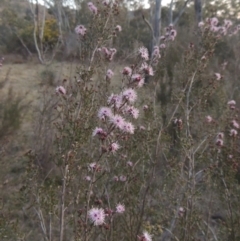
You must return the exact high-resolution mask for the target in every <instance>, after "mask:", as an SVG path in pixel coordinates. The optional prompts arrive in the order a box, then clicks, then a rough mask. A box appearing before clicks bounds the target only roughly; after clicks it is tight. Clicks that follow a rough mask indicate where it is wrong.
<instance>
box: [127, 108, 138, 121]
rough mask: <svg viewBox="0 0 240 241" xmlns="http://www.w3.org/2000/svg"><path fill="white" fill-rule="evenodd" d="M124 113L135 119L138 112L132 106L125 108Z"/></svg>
mask: <svg viewBox="0 0 240 241" xmlns="http://www.w3.org/2000/svg"><path fill="white" fill-rule="evenodd" d="M125 111H126V112H127V113H128V114H129V115H131V116H132V117H133V118H134V119H137V118H138V116H139V110H138V109H137V108H135V107H133V106H127V107H126V109H125Z"/></svg>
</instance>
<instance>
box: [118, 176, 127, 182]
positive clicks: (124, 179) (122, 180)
mask: <svg viewBox="0 0 240 241" xmlns="http://www.w3.org/2000/svg"><path fill="white" fill-rule="evenodd" d="M119 180H120V181H121V182H126V180H127V177H126V176H123V175H121V176H120V177H119Z"/></svg>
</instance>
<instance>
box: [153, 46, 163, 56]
mask: <svg viewBox="0 0 240 241" xmlns="http://www.w3.org/2000/svg"><path fill="white" fill-rule="evenodd" d="M160 48H161V45H160ZM152 57H153V59H160V58H161V55H160V51H159V47H158V46H154V48H153V53H152Z"/></svg>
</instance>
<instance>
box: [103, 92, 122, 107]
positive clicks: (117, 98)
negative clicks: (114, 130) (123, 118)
mask: <svg viewBox="0 0 240 241" xmlns="http://www.w3.org/2000/svg"><path fill="white" fill-rule="evenodd" d="M107 103H108V104H109V105H113V106H115V107H116V108H120V106H121V105H122V95H115V94H111V95H110V97H108V101H107Z"/></svg>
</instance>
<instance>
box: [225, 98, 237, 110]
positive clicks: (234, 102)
mask: <svg viewBox="0 0 240 241" xmlns="http://www.w3.org/2000/svg"><path fill="white" fill-rule="evenodd" d="M227 104H228V106H229V108H230V109H231V110H234V109H235V106H236V101H235V100H230V101H228V103H227Z"/></svg>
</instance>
